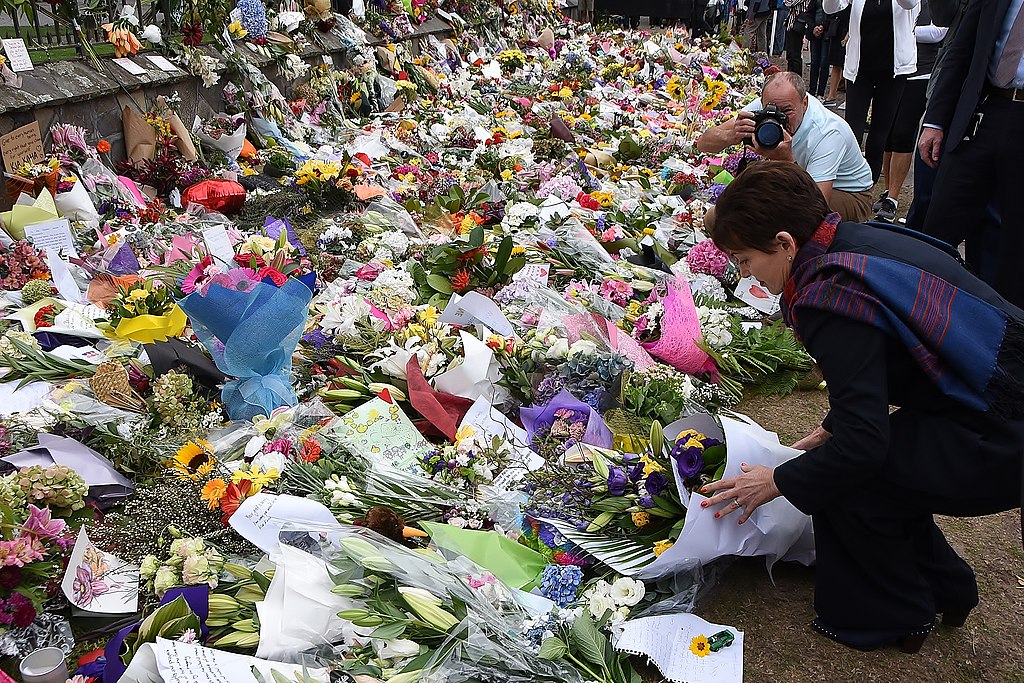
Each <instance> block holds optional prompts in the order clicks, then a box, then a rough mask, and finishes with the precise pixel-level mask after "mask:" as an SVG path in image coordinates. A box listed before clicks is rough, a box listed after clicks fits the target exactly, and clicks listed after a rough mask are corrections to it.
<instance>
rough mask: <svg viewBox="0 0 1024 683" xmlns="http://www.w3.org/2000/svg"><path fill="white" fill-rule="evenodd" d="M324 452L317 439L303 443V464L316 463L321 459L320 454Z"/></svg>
mask: <svg viewBox="0 0 1024 683" xmlns="http://www.w3.org/2000/svg"><path fill="white" fill-rule="evenodd" d="M322 452H323V446H321V445H320V442H319V441H317V440H316V439H306V440H305V441H304V442H303V443H302V448H301V449H300V450H299V459H300V460H302V462H316V461H317V460H319V459H320V454H321V453H322Z"/></svg>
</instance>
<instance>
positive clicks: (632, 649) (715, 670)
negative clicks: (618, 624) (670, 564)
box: [615, 614, 743, 683]
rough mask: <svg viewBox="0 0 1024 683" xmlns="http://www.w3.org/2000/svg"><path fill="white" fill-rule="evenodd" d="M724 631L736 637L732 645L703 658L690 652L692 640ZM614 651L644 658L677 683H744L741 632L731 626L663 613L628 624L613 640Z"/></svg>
mask: <svg viewBox="0 0 1024 683" xmlns="http://www.w3.org/2000/svg"><path fill="white" fill-rule="evenodd" d="M726 629H728V630H730V631H732V633H733V634H734V635H735V640H734V641H733V643H732V645H730V646H728V647H725V648H722V649H721V650H719V651H718V652H711V653H709V654H706V655H704V656H699V655H697V654H695V653H694V652H693V651H692V650H691V649H690V646H691V644H692V643H693V641H694V638H698V637H700V636H704V638H708V637H710V636H712V635H714V634H715V633H718V632H719V631H723V630H726ZM615 649H617V650H619V651H621V652H628V653H629V654H633V655H646V656H647V657H648V658H649V659H650V660H651V661H652V662H654V664H656V665H657V667H658V669H659V670H660V671H661V673H662V674H663V675H664V676H665V678H667V679H668V680H670V681H675V682H676V683H712V682H714V683H742V681H743V632H742V631H739V630H737V629H735V628H733V627H731V626H722V625H721V624H711V623H708V622H706V621H704V620H703V619H701V618H700V617H698V616H696V615H693V614H666V615H660V616H654V617H644V618H642V619H633V620H631V621H627V622H625V623H624V624H623V625H622V633H621V634H620V635H619V637H618V638H616V640H615ZM698 649H699V648H698Z"/></svg>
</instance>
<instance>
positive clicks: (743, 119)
mask: <svg viewBox="0 0 1024 683" xmlns="http://www.w3.org/2000/svg"><path fill="white" fill-rule="evenodd" d="M729 124H731V128H730V130H729V131H728V133H729V137H730V140H729V144H728V145H727V146H729V147H731V146H733V145H739V144H743V143H744V142H749V141H750V140H751V139H752V138H753V137H754V113H753V112H749V111H740V112H739V113H738V114H737V115H736V118H734V119H733V120H732V121H730V122H729Z"/></svg>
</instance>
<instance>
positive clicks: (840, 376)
mask: <svg viewBox="0 0 1024 683" xmlns="http://www.w3.org/2000/svg"><path fill="white" fill-rule="evenodd" d="M804 318H806V322H807V323H811V325H813V327H814V328H815V329H814V332H813V333H812V334H811V335H810V336H809V337H807V338H806V345H807V350H808V351H809V352H810V354H811V355H812V356H813V357H814V358H815V360H816V361H817V362H818V367H820V368H821V372H822V375H824V377H825V381H826V382H827V383H828V390H829V404H830V406H831V410H830V411H829V416H828V418H827V420H826V422H827V423H828V428H829V430H830V431H831V432H832V438H831V439H829V440H828V441H826V442H825V443H824V444H822V445H821V446H819V447H818V448H812V449H811V450H809V451H807V452H806V453H804V454H802V455H799V456H797V457H796V458H793V459H792V460H790V461H789V462H786V463H783V464H782V465H779V466H778V467H776V468H775V485H776V486H777V487H778V488H779V491H780V492H781V493H782V495H783V496H785V497H786V499H787V500H789V502H791V503H792V504H793V505H795V506H796V507H797V508H798V509H799V510H801V511H802V512H805V513H807V514H814V513H815V512H816V511H818V510H821V509H822V508H824V507H825V506H827V505H829V504H832V503H834V502H835V501H836V499H837V498H839V497H842V496H844V495H846V494H849V493H851V492H854V491H856V490H857V489H858V488H859V487H862V486H864V485H865V484H866V483H867V482H870V481H871V479H872V478H873V476H874V475H875V473H876V472H877V471H878V470H879V468H881V467H882V466H883V465H884V463H885V460H886V457H887V453H888V445H889V389H888V383H887V372H886V339H887V337H886V335H885V333H884V332H882V331H881V330H879V329H878V328H875V327H872V326H871V325H868V324H866V323H860V322H855V321H853V320H850V319H849V318H842V317H839V316H834V315H829V314H826V313H822V312H818V311H807V312H805V313H803V314H802V319H801V327H804V325H803V323H804V322H805V319H804ZM812 318H813V319H812Z"/></svg>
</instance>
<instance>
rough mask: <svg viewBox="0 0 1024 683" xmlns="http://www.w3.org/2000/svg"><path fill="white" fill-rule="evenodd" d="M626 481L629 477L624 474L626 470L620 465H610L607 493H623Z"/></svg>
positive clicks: (618, 494)
mask: <svg viewBox="0 0 1024 683" xmlns="http://www.w3.org/2000/svg"><path fill="white" fill-rule="evenodd" d="M628 482H629V477H627V476H626V470H624V469H622V468H621V467H617V466H616V467H612V468H611V469H610V470H609V471H608V493H610V494H612V495H613V496H623V495H625V494H626V484H627V483H628Z"/></svg>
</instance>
